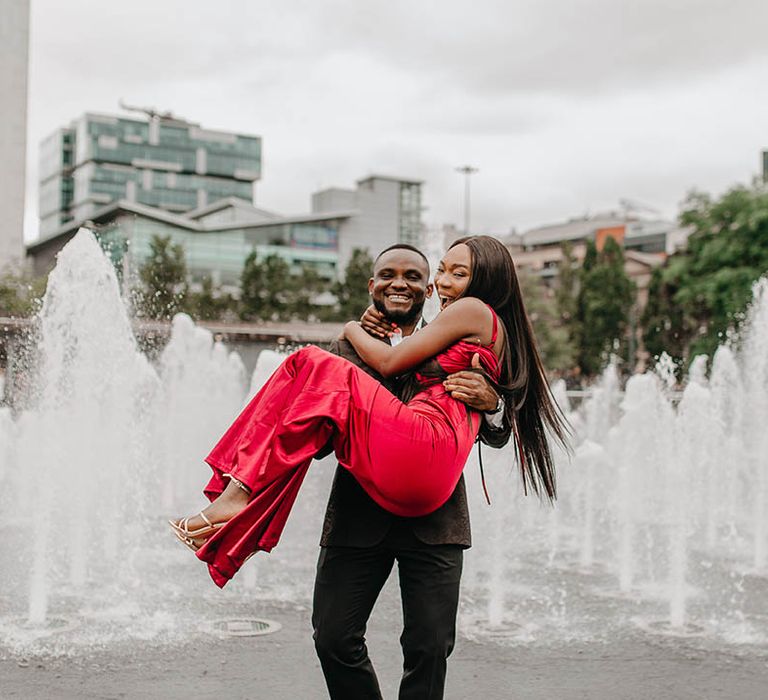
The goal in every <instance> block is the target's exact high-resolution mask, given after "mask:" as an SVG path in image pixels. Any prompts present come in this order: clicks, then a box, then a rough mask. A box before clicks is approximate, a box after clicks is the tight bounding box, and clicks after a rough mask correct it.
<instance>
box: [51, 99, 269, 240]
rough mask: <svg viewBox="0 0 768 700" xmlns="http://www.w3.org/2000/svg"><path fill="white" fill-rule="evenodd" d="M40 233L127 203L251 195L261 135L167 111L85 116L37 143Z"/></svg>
mask: <svg viewBox="0 0 768 700" xmlns="http://www.w3.org/2000/svg"><path fill="white" fill-rule="evenodd" d="M39 173H40V175H39V176H40V189H39V195H38V196H39V213H40V234H41V236H43V237H46V236H50V235H51V234H53V233H54V232H56V231H58V230H59V229H61V227H62V226H66V225H67V224H69V223H70V222H75V223H77V222H82V221H85V220H88V219H90V218H91V217H93V216H94V214H95V213H96V212H97V211H99V210H100V209H103V208H104V206H105V205H108V204H111V203H113V202H118V201H121V200H123V201H126V202H131V203H136V204H139V205H145V206H150V207H155V208H158V209H162V210H165V211H168V212H173V213H183V212H188V211H192V210H194V209H199V208H201V207H205V206H206V205H208V204H211V203H213V202H215V201H218V200H220V199H224V198H227V197H238V198H240V199H243V200H245V201H248V202H250V201H252V200H253V187H254V185H253V183H254V182H255V181H256V180H258V179H259V177H260V174H261V139H260V138H259V137H258V136H250V135H246V134H235V133H230V132H226V131H216V130H212V129H203V128H201V127H200V125H199V124H194V123H192V122H187V121H184V120H182V119H177V118H175V117H173V116H172V115H170V114H164V115H161V114H158V113H156V112H153V111H151V110H148V111H147V118H146V119H137V118H130V117H124V116H111V115H100V114H85V115H83V116H82V117H80V118H79V119H76V120H75V121H73V122H72V123H71V124H70V125H69V126H67V127H64V128H61V129H58V130H56V131H55V132H54V133H53V134H51V135H50V136H48V138H46V139H45V140H44V141H43V142H42V144H41V146H40V170H39Z"/></svg>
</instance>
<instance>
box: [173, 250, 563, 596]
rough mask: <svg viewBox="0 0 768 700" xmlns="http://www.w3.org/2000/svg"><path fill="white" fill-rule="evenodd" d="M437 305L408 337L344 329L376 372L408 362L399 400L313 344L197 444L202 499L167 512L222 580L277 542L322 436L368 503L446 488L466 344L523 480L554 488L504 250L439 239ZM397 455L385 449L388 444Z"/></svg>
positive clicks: (521, 312) (351, 326)
mask: <svg viewBox="0 0 768 700" xmlns="http://www.w3.org/2000/svg"><path fill="white" fill-rule="evenodd" d="M435 286H436V289H437V293H438V296H439V298H440V306H441V313H440V314H439V315H438V317H437V318H436V319H435V320H434V321H433V322H432V323H430V324H429V326H427V327H426V328H424V329H423V330H421V331H419V332H418V333H417V334H414V335H413V336H411V337H410V338H409V339H408V341H407V342H403V343H400V344H398V345H397V346H395V347H390V346H389V345H387V344H386V343H382V342H381V341H380V340H378V339H376V338H374V337H372V336H371V335H369V334H368V333H367V332H366V331H365V330H364V329H363V328H362V327H361V325H360V324H359V323H357V322H350V323H348V324H347V325H346V326H345V329H344V335H345V337H346V338H347V340H349V341H350V342H351V343H352V345H353V346H354V347H355V350H356V351H357V352H358V354H359V355H360V357H361V358H362V359H363V360H364V361H365V363H366V364H368V365H369V366H370V367H372V368H373V369H375V370H376V371H378V372H379V374H381V375H383V376H385V377H389V376H400V375H403V374H404V373H406V372H407V371H408V370H411V369H412V368H417V369H416V370H415V372H414V373H413V374H412V375H411V377H412V388H413V391H412V392H411V393H412V398H410V400H409V401H408V402H407V403H403V402H401V401H400V400H399V399H397V398H396V397H394V396H393V395H392V394H390V393H389V392H388V391H387V390H386V389H384V388H383V387H382V386H381V385H380V384H379V383H378V382H376V381H375V380H374V379H372V378H371V377H370V376H368V375H367V374H366V373H365V372H363V371H361V370H360V369H358V368H357V367H355V366H353V365H352V364H351V363H349V362H347V361H346V360H343V359H342V358H339V357H337V356H334V355H331V354H329V353H326V352H324V351H322V350H319V349H318V348H314V347H311V346H310V347H307V348H304V349H303V350H300V351H298V352H296V353H294V354H293V355H291V356H289V357H288V358H287V359H286V361H285V362H284V363H283V364H282V365H281V366H280V367H279V368H278V369H277V370H276V371H275V373H274V374H273V375H272V377H270V379H269V380H268V381H267V383H266V384H265V385H264V387H263V388H262V390H261V391H260V392H259V393H258V394H257V395H256V396H255V397H254V398H253V400H252V401H251V402H250V403H249V404H248V406H247V407H246V408H245V409H244V410H243V412H242V413H241V414H240V416H239V417H238V418H237V419H236V420H235V422H234V423H233V424H232V426H231V427H230V428H229V430H227V432H226V433H225V434H224V436H223V437H222V439H221V440H220V441H219V443H218V444H217V445H216V447H215V448H214V449H213V451H212V452H211V454H210V455H209V456H208V458H207V460H206V461H207V462H208V464H209V465H210V466H211V467H212V468H213V471H214V475H213V478H212V479H211V481H210V483H209V484H208V487H207V488H206V495H207V496H208V497H209V498H211V500H212V501H213V502H212V503H211V505H210V506H209V507H208V508H206V509H205V510H204V511H202V512H201V513H200V514H199V515H198V516H194V517H192V518H185V519H182V520H180V521H176V522H171V525H172V526H173V528H174V530H175V531H176V534H177V536H178V537H179V538H180V539H182V541H184V542H185V544H187V545H188V546H190V547H191V548H192V549H194V550H195V551H196V552H197V556H198V557H199V558H200V559H201V560H203V561H205V562H207V563H208V565H209V570H210V573H211V576H212V578H213V579H214V581H215V582H216V583H217V584H218V585H219V586H223V585H224V584H225V583H226V582H227V580H229V579H230V578H231V577H232V576H233V575H234V573H235V572H236V571H237V570H238V569H239V567H240V566H241V565H242V563H243V562H244V561H245V559H247V558H248V557H249V556H250V555H251V554H252V553H253V552H255V551H258V550H266V551H269V550H270V549H271V548H272V547H274V545H275V544H276V543H277V540H278V538H279V536H280V534H281V532H282V529H283V526H284V524H285V521H286V518H287V516H288V512H289V511H290V508H291V506H292V505H293V502H294V500H295V498H296V495H297V493H298V489H299V486H300V485H301V481H302V480H303V477H304V474H305V473H306V469H307V467H308V466H309V463H310V461H311V460H312V458H313V456H314V455H315V454H316V453H317V452H318V451H319V450H320V449H321V448H322V447H324V446H325V444H326V443H327V442H328V440H329V439H331V440H332V441H333V446H334V450H335V452H336V455H337V456H338V458H339V462H340V463H341V464H342V465H343V466H345V467H346V468H347V469H349V470H350V472H351V473H352V474H353V476H355V478H356V479H357V480H358V481H359V483H360V485H361V486H362V487H363V488H364V489H365V490H366V492H367V493H368V494H369V495H370V496H371V497H372V498H373V500H374V501H376V502H377V503H378V504H379V505H381V506H382V507H384V508H386V509H387V510H390V511H391V512H393V513H395V514H397V515H401V516H409V517H416V516H420V515H425V514H427V513H430V512H432V511H433V510H436V509H437V508H439V507H440V506H441V505H442V504H443V503H444V502H445V501H446V500H447V499H448V497H449V496H450V495H451V493H452V492H453V490H454V488H455V486H456V483H457V481H458V479H459V477H460V475H461V472H462V470H463V468H464V464H465V462H466V459H467V456H468V454H469V451H470V449H471V447H472V444H473V443H474V441H475V438H476V436H477V433H478V429H479V417H478V414H477V413H475V412H473V411H471V410H469V409H467V408H466V406H465V405H464V404H462V403H461V402H459V401H456V400H454V399H453V398H451V397H450V395H448V394H447V393H446V392H445V390H444V389H443V386H442V379H443V378H444V377H445V376H446V375H447V374H449V373H451V372H455V371H458V370H461V369H467V368H469V366H470V361H471V358H472V356H473V355H474V354H478V355H479V356H480V362H481V365H482V367H483V370H484V371H485V372H486V373H487V375H488V377H489V378H490V379H491V380H492V381H493V382H494V383H495V384H496V386H497V389H498V390H499V391H500V392H501V393H502V394H503V395H504V397H505V399H506V401H505V406H506V408H505V410H506V412H507V416H506V418H507V420H508V421H509V422H510V424H512V425H515V426H516V439H517V442H518V449H519V452H520V469H521V472H522V477H523V484H524V486H525V487H526V488H527V487H528V486H531V487H532V488H533V490H534V491H536V492H537V493H541V491H544V492H545V493H546V494H547V496H548V497H549V498H550V499H554V497H555V480H554V468H553V463H552V457H551V454H550V451H549V446H548V444H547V440H546V434H545V426H548V427H549V428H550V429H551V430H552V432H553V433H554V434H555V435H556V436H557V437H558V438H559V439H560V440H561V441H562V440H563V439H564V434H565V427H564V422H563V419H562V416H561V414H560V412H559V410H558V408H557V405H556V404H555V402H554V399H553V398H552V396H551V394H550V392H549V388H548V385H547V382H546V379H545V376H544V371H543V368H542V365H541V361H540V359H539V356H538V352H537V351H536V346H535V342H534V338H533V332H532V329H531V324H530V321H529V320H528V317H527V315H526V313H525V308H524V305H523V301H522V297H521V295H520V288H519V284H518V281H517V277H516V275H515V270H514V264H513V263H512V258H511V256H510V254H509V251H508V250H507V249H506V248H505V247H504V246H503V245H502V244H501V243H500V242H499V241H497V240H496V239H494V238H490V237H488V236H472V237H468V238H464V239H461V240H459V241H457V242H456V243H454V244H453V246H451V248H450V249H449V250H448V252H447V253H446V255H445V257H444V258H443V260H442V261H441V263H440V266H439V268H438V271H437V273H436V275H435ZM393 454H395V455H397V459H392V455H393Z"/></svg>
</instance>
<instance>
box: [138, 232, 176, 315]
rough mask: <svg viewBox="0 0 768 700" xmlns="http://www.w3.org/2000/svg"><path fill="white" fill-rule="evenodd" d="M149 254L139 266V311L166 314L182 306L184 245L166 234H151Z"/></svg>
mask: <svg viewBox="0 0 768 700" xmlns="http://www.w3.org/2000/svg"><path fill="white" fill-rule="evenodd" d="M149 250H150V253H149V257H148V258H147V260H146V262H144V264H143V265H142V266H141V267H140V268H139V279H140V280H141V283H142V286H141V289H140V290H139V293H138V307H139V311H140V312H141V313H142V314H143V315H145V316H148V317H149V318H157V319H160V318H170V317H171V316H173V315H174V314H176V313H178V312H179V311H183V310H184V303H185V300H186V296H187V265H186V262H185V260H184V249H183V248H182V247H181V245H180V244H178V243H171V237H170V236H152V239H151V240H150V242H149Z"/></svg>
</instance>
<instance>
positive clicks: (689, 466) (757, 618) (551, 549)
mask: <svg viewBox="0 0 768 700" xmlns="http://www.w3.org/2000/svg"><path fill="white" fill-rule="evenodd" d="M39 320H40V324H39V325H40V342H39V347H38V355H39V357H38V358H37V362H36V363H35V368H30V369H29V371H30V374H32V373H34V382H31V381H30V384H31V385H33V386H34V392H33V396H32V401H31V403H30V406H29V408H27V409H25V410H23V411H21V412H20V413H19V414H18V415H16V416H11V414H10V412H9V410H8V409H5V408H0V485H1V486H2V488H0V506H1V507H2V512H3V514H4V523H3V537H2V538H0V549H2V558H3V567H4V568H3V571H4V572H6V571H7V572H8V575H7V576H6V577H5V579H6V580H7V581H8V587H7V590H6V591H5V592H4V597H0V646H5V647H9V648H12V649H23V650H25V651H29V650H32V651H35V650H37V651H45V652H46V653H58V654H73V653H78V649H82V648H84V647H88V646H89V645H104V644H118V643H122V641H124V640H129V641H130V640H142V643H151V644H166V643H173V642H175V641H177V640H180V641H184V640H186V639H188V638H189V637H191V636H194V635H196V634H198V627H199V622H200V620H201V619H206V618H215V617H220V616H221V614H222V612H223V611H227V612H228V613H231V612H233V611H235V610H238V608H239V607H240V608H242V609H243V610H247V609H248V606H249V605H252V604H253V601H254V600H263V599H269V600H272V601H283V602H285V603H290V604H299V605H306V604H307V603H308V601H309V599H310V595H311V587H312V580H313V572H314V564H315V559H316V553H317V541H318V539H319V534H320V528H321V523H322V518H323V514H324V510H325V502H326V499H327V494H328V490H329V486H330V480H331V478H332V475H333V460H332V458H329V459H328V460H326V461H325V463H318V464H316V465H315V466H314V467H313V468H312V469H311V470H310V472H309V475H308V477H307V480H306V481H305V484H304V487H303V489H302V492H301V494H300V496H299V499H298V500H297V503H296V505H295V507H294V512H293V514H292V516H291V518H290V520H289V523H288V526H287V528H286V531H285V533H284V537H283V540H282V541H281V543H280V546H279V547H278V548H277V549H276V550H275V552H274V553H273V554H271V555H269V556H263V557H254V558H253V559H252V560H250V561H249V562H248V564H247V565H246V567H244V570H243V572H242V573H241V574H240V576H239V577H238V578H236V579H235V581H234V582H233V583H232V584H230V586H228V587H227V589H226V590H225V591H223V592H222V591H218V590H217V589H215V587H213V585H212V584H210V582H209V581H208V580H207V574H206V572H205V570H204V568H203V567H202V566H201V565H200V563H199V562H198V561H197V560H196V559H195V558H194V557H192V556H190V554H189V552H188V551H187V550H185V549H184V548H183V547H182V546H181V545H179V544H178V543H177V542H175V541H174V540H173V538H172V537H171V536H170V534H169V533H168V532H167V530H166V527H165V524H164V520H165V518H166V517H172V516H176V515H179V514H186V513H190V512H193V510H194V509H195V508H199V507H200V506H202V505H203V502H202V499H201V496H200V491H201V489H202V486H203V485H204V484H205V482H206V480H207V478H208V476H209V473H210V470H209V469H208V467H207V466H206V465H205V464H204V463H203V458H204V457H205V455H206V454H207V452H208V451H209V450H210V448H211V447H212V446H213V444H214V443H215V441H216V440H217V439H218V437H219V436H220V434H221V432H222V431H223V430H224V428H226V426H227V425H228V424H229V423H230V422H231V420H232V419H233V418H234V416H235V415H236V414H237V412H238V411H239V410H240V408H241V407H242V406H243V405H244V403H245V401H246V400H247V398H248V397H249V396H250V395H251V394H252V393H254V392H255V391H256V390H257V389H258V388H259V387H260V386H261V385H262V384H263V382H264V381H265V380H266V378H267V377H268V376H269V374H270V373H271V371H272V370H273V369H274V368H275V367H276V366H277V365H278V364H279V362H280V361H281V360H282V356H281V355H280V354H278V353H274V352H269V351H264V352H262V354H261V356H260V357H259V360H258V363H257V367H256V369H255V371H254V373H253V376H252V378H251V382H250V386H249V385H248V380H247V378H246V376H245V371H244V368H243V365H242V362H241V361H240V359H239V358H238V356H237V355H235V354H233V353H229V352H228V351H227V350H226V348H225V347H224V346H223V345H221V344H220V343H215V342H214V341H213V339H212V337H211V334H210V333H208V332H207V331H204V330H202V329H200V328H197V327H196V326H195V325H194V324H193V323H192V321H191V320H190V319H189V318H188V317H186V316H183V315H182V316H178V317H176V319H174V322H173V326H172V333H171V338H170V340H169V342H168V344H167V346H166V348H165V349H164V351H163V352H162V354H161V355H160V357H159V358H158V360H157V362H156V363H155V365H154V366H153V365H152V364H151V363H150V362H149V361H148V360H147V359H146V357H145V356H144V355H143V354H142V352H141V351H140V350H139V349H138V347H137V345H136V342H135V340H134V337H133V334H132V330H131V325H130V320H129V316H128V314H127V311H126V306H125V304H124V303H123V300H122V299H121V296H120V288H119V285H118V281H117V279H116V277H115V274H114V271H113V269H112V267H111V265H110V264H109V262H108V261H107V260H106V258H105V257H104V255H103V254H102V252H101V250H100V248H99V246H98V244H97V243H96V241H95V240H94V239H93V237H92V236H91V234H89V233H88V232H81V233H79V234H78V235H77V236H76V237H75V238H74V239H73V240H72V241H71V242H70V244H69V245H67V246H66V247H65V249H64V250H63V251H62V252H61V254H60V255H59V261H58V265H57V267H56V269H55V270H54V272H53V273H52V274H51V277H50V281H49V288H48V291H47V293H46V298H45V302H44V305H43V309H42V312H41V314H40V319H39ZM705 368H706V360H705V359H699V360H696V361H695V362H694V363H693V364H692V369H691V376H690V377H689V381H688V382H687V386H686V388H685V390H684V391H683V393H682V395H680V396H677V395H675V394H673V393H672V391H671V388H672V386H673V385H674V367H673V366H672V364H671V362H670V361H669V360H668V359H666V360H662V361H661V362H660V364H659V368H658V371H657V373H650V374H646V375H641V376H634V377H632V378H630V379H629V381H628V382H627V385H626V387H625V390H624V391H623V392H622V391H621V388H620V383H619V377H618V374H617V372H616V368H615V367H614V366H610V367H608V368H607V369H606V371H605V372H604V374H603V375H602V377H601V378H600V380H599V381H598V382H597V383H596V384H595V386H594V387H593V390H592V392H591V396H590V398H588V399H587V400H586V401H585V402H584V403H583V404H582V405H581V406H579V407H578V408H577V409H571V407H570V406H569V405H568V402H567V396H566V395H565V393H564V390H563V387H562V386H556V387H554V391H555V393H556V394H557V395H558V400H559V401H560V402H561V404H562V405H563V408H564V410H565V411H566V413H567V415H568V417H569V419H570V421H571V423H572V424H573V425H574V427H575V429H576V436H575V438H574V455H573V457H572V458H571V459H569V458H568V457H567V456H566V455H565V454H562V453H558V455H557V461H558V471H559V492H560V498H559V501H558V504H557V506H556V508H555V509H554V510H552V509H550V508H549V507H548V506H544V505H541V504H539V502H538V501H537V500H536V499H535V498H532V497H527V498H525V497H523V496H522V494H520V492H519V491H520V488H519V478H518V476H517V474H516V472H515V466H514V455H513V452H512V451H511V450H509V449H505V450H501V451H492V450H489V449H486V450H484V460H485V461H486V464H487V466H486V476H487V479H488V483H489V487H490V490H491V497H492V501H493V505H492V506H491V507H487V506H486V505H485V504H484V502H483V499H482V488H481V486H480V483H479V470H478V468H477V464H476V461H475V458H474V457H473V458H471V459H470V463H469V464H468V466H467V470H466V475H467V482H468V490H469V493H470V500H471V508H472V518H473V538H474V542H475V545H474V547H473V549H472V550H470V552H469V553H468V555H467V559H466V573H465V576H464V585H463V597H462V605H461V618H460V623H461V630H462V631H463V632H464V634H466V635H469V636H473V637H475V638H477V639H479V640H480V641H483V640H489V639H493V640H494V641H495V642H501V643H510V644H514V643H526V644H531V643H542V644H548V643H567V642H569V641H572V640H593V639H615V638H616V637H617V636H620V635H631V634H647V633H649V631H653V632H654V633H656V632H658V631H659V630H663V631H664V632H665V633H668V634H677V635H680V636H684V635H690V630H691V629H693V628H694V627H692V626H698V627H696V629H699V630H700V631H701V632H700V635H699V636H700V643H701V644H702V645H704V646H707V645H708V646H710V647H716V648H721V647H730V646H732V645H734V644H742V645H752V646H750V649H754V648H756V645H760V644H762V643H765V642H766V641H768V618H766V616H765V614H764V611H763V610H762V603H761V601H763V600H765V597H766V596H767V595H768V562H767V561H766V559H767V558H768V551H767V548H768V542H766V539H768V459H767V457H766V455H768V431H766V430H765V429H764V425H765V424H766V421H767V420H768V282H766V281H762V282H760V283H759V284H757V285H756V286H755V292H754V301H753V304H752V306H751V310H750V313H749V320H748V323H747V324H746V326H745V331H744V332H743V333H742V341H741V345H740V348H739V349H735V348H733V347H721V348H720V349H719V350H718V351H717V353H715V355H714V357H713V360H712V370H711V375H710V377H709V379H708V380H707V377H706V372H705ZM678 398H679V401H678ZM121 640H122V641H121Z"/></svg>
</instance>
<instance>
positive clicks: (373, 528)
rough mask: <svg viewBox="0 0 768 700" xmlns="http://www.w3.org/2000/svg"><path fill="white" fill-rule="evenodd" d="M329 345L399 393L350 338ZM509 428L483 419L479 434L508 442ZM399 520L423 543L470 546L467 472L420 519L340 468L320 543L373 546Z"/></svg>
mask: <svg viewBox="0 0 768 700" xmlns="http://www.w3.org/2000/svg"><path fill="white" fill-rule="evenodd" d="M329 350H330V352H332V353H334V354H336V355H340V356H341V357H343V358H345V359H347V360H349V361H350V362H352V363H353V364H355V365H357V366H358V367H360V368H361V369H363V370H364V371H365V372H367V373H368V374H370V375H371V376H372V377H374V378H375V379H376V380H378V381H379V382H381V384H382V385H383V386H384V387H386V388H387V389H389V391H391V392H392V393H393V394H396V393H397V391H396V386H395V381H394V379H384V378H383V377H381V376H380V375H379V374H377V373H376V372H375V371H373V370H372V369H371V368H370V367H368V366H367V365H366V364H365V363H364V362H363V361H362V360H361V359H360V357H359V356H358V354H357V353H356V352H355V349H354V348H353V347H352V345H351V344H350V343H349V342H348V341H346V340H340V341H335V342H334V343H333V344H332V345H331V347H330V348H329ZM510 433H511V430H510V427H509V426H508V425H507V424H506V421H505V424H504V425H503V426H502V428H501V429H499V430H493V429H491V428H489V427H488V426H487V425H486V423H485V421H483V422H482V424H481V428H480V439H481V440H482V441H483V442H485V443H486V444H488V445H490V446H492V447H503V446H504V445H505V444H506V443H507V442H508V441H509V437H510ZM353 439H354V437H353ZM392 459H397V455H392ZM395 523H399V524H401V525H404V526H406V527H410V528H411V529H412V532H413V533H414V535H415V536H416V537H417V538H418V539H419V540H421V541H422V542H423V543H424V544H429V545H440V544H456V545H460V546H462V547H469V546H470V545H471V544H472V539H471V533H470V527H469V508H468V507H467V493H466V488H465V486H464V477H463V476H462V477H461V478H460V479H459V483H458V484H457V485H456V489H455V490H454V492H453V494H452V495H451V497H450V498H449V499H448V500H447V501H446V502H445V503H444V504H443V505H442V506H441V507H440V508H438V509H437V510H436V511H434V512H433V513H430V514H429V515H424V516H422V517H419V518H403V517H400V516H397V515H393V514H392V513H390V512H389V511H387V510H384V509H383V508H382V507H381V506H380V505H378V503H376V502H375V501H374V500H373V499H372V498H371V497H370V496H369V495H368V494H367V493H366V492H365V491H364V490H363V488H362V487H361V486H360V484H358V482H357V481H356V480H355V478H354V477H353V476H352V475H351V474H350V473H349V472H348V471H347V470H346V469H344V468H343V467H341V466H339V467H337V469H336V475H335V477H334V480H333V487H332V488H331V495H330V498H329V500H328V508H327V510H326V513H325V522H324V523H323V533H322V536H321V538H320V546H321V547H328V546H331V547H373V546H375V545H377V544H378V543H379V542H381V541H382V540H383V539H384V537H385V536H386V534H387V533H388V532H389V530H390V528H391V527H392V526H393V525H394V524H395Z"/></svg>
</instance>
